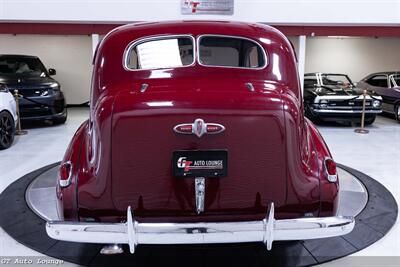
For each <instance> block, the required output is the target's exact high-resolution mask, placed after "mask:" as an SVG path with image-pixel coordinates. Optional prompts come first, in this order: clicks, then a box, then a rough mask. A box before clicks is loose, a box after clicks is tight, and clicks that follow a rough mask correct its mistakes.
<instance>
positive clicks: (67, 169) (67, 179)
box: [59, 162, 72, 187]
mask: <svg viewBox="0 0 400 267" xmlns="http://www.w3.org/2000/svg"><path fill="white" fill-rule="evenodd" d="M71 174H72V164H71V162H64V163H62V164H61V166H60V169H59V176H60V180H59V183H60V186H61V187H67V186H69V185H70V184H71Z"/></svg>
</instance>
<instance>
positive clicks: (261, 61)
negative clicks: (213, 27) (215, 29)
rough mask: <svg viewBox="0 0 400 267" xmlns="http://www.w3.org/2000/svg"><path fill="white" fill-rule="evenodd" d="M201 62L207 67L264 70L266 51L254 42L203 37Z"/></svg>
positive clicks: (223, 37)
mask: <svg viewBox="0 0 400 267" xmlns="http://www.w3.org/2000/svg"><path fill="white" fill-rule="evenodd" d="M199 61H200V64H202V65H206V66H221V67H235V68H250V69H251V68H263V67H264V66H265V65H266V64H267V62H266V58H265V54H264V50H263V49H262V48H261V46H260V45H259V44H257V43H256V42H254V41H251V40H248V39H244V38H236V37H228V36H202V37H200V41H199Z"/></svg>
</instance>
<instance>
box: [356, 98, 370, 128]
mask: <svg viewBox="0 0 400 267" xmlns="http://www.w3.org/2000/svg"><path fill="white" fill-rule="evenodd" d="M366 99H367V90H364V91H363V105H362V114H361V128H357V129H355V130H354V132H356V133H361V134H367V133H369V130H367V129H365V128H364V126H365V125H364V121H365V102H366Z"/></svg>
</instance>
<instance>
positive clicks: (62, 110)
mask: <svg viewBox="0 0 400 267" xmlns="http://www.w3.org/2000/svg"><path fill="white" fill-rule="evenodd" d="M55 74H56V71H55V70H54V69H49V70H47V69H46V68H45V67H44V65H43V63H42V62H41V61H40V59H39V58H38V57H35V56H25V55H0V83H2V84H5V85H7V88H8V89H9V90H10V92H12V93H14V91H15V90H18V92H19V94H21V95H22V98H20V105H19V107H20V117H21V120H51V121H53V122H54V123H64V122H65V121H66V119H67V109H66V103H65V98H64V94H63V92H62V91H61V88H60V84H59V83H58V82H57V81H56V80H54V79H53V78H52V77H50V76H51V75H55Z"/></svg>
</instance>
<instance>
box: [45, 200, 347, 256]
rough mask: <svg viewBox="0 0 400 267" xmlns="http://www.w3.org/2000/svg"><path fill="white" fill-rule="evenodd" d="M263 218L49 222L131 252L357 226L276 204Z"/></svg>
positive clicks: (79, 237) (69, 234)
mask: <svg viewBox="0 0 400 267" xmlns="http://www.w3.org/2000/svg"><path fill="white" fill-rule="evenodd" d="M267 217H268V218H265V219H264V220H261V221H241V222H199V223H139V222H137V221H135V220H134V219H133V215H132V213H131V208H130V207H128V209H127V222H126V223H88V222H67V221H53V222H48V223H47V224H46V232H47V234H48V235H49V236H50V237H51V238H53V239H57V240H63V241H71V242H84V243H101V244H129V247H130V251H131V253H134V252H135V247H136V246H137V245H139V244H212V243H244V242H264V243H265V244H266V246H267V249H270V248H271V247H272V242H273V241H275V240H276V241H278V240H282V241H287V240H306V239H316V238H326V237H334V236H341V235H345V234H348V233H350V232H351V231H352V230H353V228H354V224H355V221H354V218H353V217H342V216H333V217H320V218H318V217H317V218H299V219H284V220H276V219H274V205H273V204H272V203H271V205H270V208H269V212H268V215H267Z"/></svg>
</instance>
